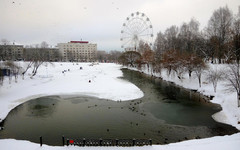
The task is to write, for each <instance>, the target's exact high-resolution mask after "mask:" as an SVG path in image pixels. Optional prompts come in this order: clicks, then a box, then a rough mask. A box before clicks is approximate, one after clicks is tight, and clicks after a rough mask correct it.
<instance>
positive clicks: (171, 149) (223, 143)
mask: <svg viewBox="0 0 240 150" xmlns="http://www.w3.org/2000/svg"><path fill="white" fill-rule="evenodd" d="M239 146H240V133H238V134H234V135H231V136H223V137H213V138H207V139H201V140H189V141H184V142H179V143H173V144H168V145H153V146H143V147H78V146H68V147H67V146H65V147H63V146H62V147H60V146H48V145H43V146H42V147H40V145H39V144H36V143H32V142H29V141H20V140H13V139H4V140H0V149H1V150H16V149H17V150H66V149H67V150H79V149H81V150H112V149H114V150H211V149H216V150H239Z"/></svg>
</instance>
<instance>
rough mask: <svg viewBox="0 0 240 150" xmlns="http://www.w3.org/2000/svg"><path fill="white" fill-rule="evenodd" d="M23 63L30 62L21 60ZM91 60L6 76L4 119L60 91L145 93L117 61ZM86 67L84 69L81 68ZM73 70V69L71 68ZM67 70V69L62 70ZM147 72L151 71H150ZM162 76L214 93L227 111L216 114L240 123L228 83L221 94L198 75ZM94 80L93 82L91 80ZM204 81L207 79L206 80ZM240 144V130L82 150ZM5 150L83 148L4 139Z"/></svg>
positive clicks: (0, 100)
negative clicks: (164, 142) (125, 75)
mask: <svg viewBox="0 0 240 150" xmlns="http://www.w3.org/2000/svg"><path fill="white" fill-rule="evenodd" d="M20 64H21V65H22V66H24V65H26V64H24V63H22V62H21V63H20ZM89 64H90V63H79V64H78V65H77V64H76V63H74V65H73V63H54V64H53V65H49V64H48V65H47V66H41V67H40V68H39V71H38V74H37V75H36V76H35V77H34V78H33V79H31V78H30V77H29V76H28V75H26V76H25V79H24V80H22V79H21V78H19V79H18V81H17V83H15V82H14V79H13V80H12V82H11V84H9V83H8V82H9V81H8V78H6V79H5V81H4V84H3V86H0V118H1V120H3V119H4V118H6V116H7V114H8V113H9V112H10V111H11V110H12V109H13V108H15V107H16V106H18V105H19V104H21V103H24V102H26V101H28V100H30V99H32V98H35V97H39V96H45V95H59V94H64V95H66V94H80V95H88V96H95V97H98V98H106V99H111V100H131V99H136V98H140V97H142V96H143V92H142V91H141V90H140V89H139V88H138V87H136V86H135V85H133V84H132V83H130V82H127V81H124V80H122V79H119V78H118V77H121V76H122V72H121V70H120V68H121V66H120V65H116V64H99V65H94V66H89ZM80 67H83V69H82V70H80V69H79V68H80ZM68 69H70V71H68ZM63 70H67V72H65V73H62V71H63ZM146 73H147V72H146ZM162 77H163V78H164V79H165V80H170V81H173V82H175V83H176V84H179V85H181V86H184V87H186V88H192V89H198V91H200V92H202V93H203V94H206V95H214V96H215V98H214V100H213V102H217V103H219V104H221V105H222V107H223V111H221V112H220V113H217V114H216V115H214V116H213V117H214V118H215V119H216V120H218V121H221V122H226V123H229V124H232V125H234V126H236V127H237V128H238V129H240V126H239V125H238V124H237V122H236V121H237V120H238V121H239V120H240V110H239V108H237V107H236V104H237V101H236V95H234V94H235V93H226V92H223V91H224V84H223V83H221V84H219V86H218V89H217V90H218V91H217V93H214V92H213V88H212V85H211V84H207V83H206V84H204V85H203V86H202V88H198V84H197V81H196V79H194V77H193V78H192V79H191V80H188V79H187V78H188V77H187V76H186V77H185V80H184V82H180V81H179V80H178V79H177V78H176V77H167V76H166V74H165V75H164V72H163V74H162ZM89 80H91V83H89ZM203 81H204V80H203ZM239 147H240V133H238V134H234V135H231V136H222V137H212V138H206V139H200V140H189V141H184V142H179V143H173V144H168V145H153V146H145V147H127V148H126V147H124V148H122V147H84V148H81V149H102V150H105V149H131V150H135V149H152V150H155V149H167V150H173V149H174V150H182V149H184V150H188V149H189V150H190V149H196V150H198V149H199V150H200V149H213V148H217V149H218V150H219V149H220V150H226V149H228V150H235V149H236V150H237V149H239ZM0 149H1V150H5V149H6V150H13V149H14V150H15V149H19V150H21V149H24V150H26V149H27V150H28V149H29V150H37V149H42V150H58V149H60V150H61V149H70V150H75V149H79V147H74V146H70V147H58V146H47V145H43V147H40V146H39V144H36V143H31V142H29V141H22V140H14V139H2V140H0Z"/></svg>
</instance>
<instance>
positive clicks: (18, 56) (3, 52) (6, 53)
mask: <svg viewBox="0 0 240 150" xmlns="http://www.w3.org/2000/svg"><path fill="white" fill-rule="evenodd" d="M22 59H23V45H15V44H13V45H7V44H4V45H0V60H22Z"/></svg>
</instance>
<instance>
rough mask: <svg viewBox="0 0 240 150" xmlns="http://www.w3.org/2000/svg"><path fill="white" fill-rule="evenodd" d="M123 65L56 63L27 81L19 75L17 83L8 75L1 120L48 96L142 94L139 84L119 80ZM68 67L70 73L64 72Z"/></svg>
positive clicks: (0, 89) (123, 97) (0, 104)
mask: <svg viewBox="0 0 240 150" xmlns="http://www.w3.org/2000/svg"><path fill="white" fill-rule="evenodd" d="M19 65H21V66H24V65H26V63H23V62H21V63H20V64H19ZM80 67H82V68H83V69H80ZM120 68H121V66H120V65H116V64H99V65H93V66H91V65H90V63H79V64H78V65H77V64H76V63H74V65H73V63H54V64H52V65H50V64H48V65H47V66H41V67H40V68H39V71H38V74H37V75H36V76H35V77H33V79H31V78H30V77H29V76H28V75H27V76H26V77H25V80H22V78H20V77H19V79H18V81H17V83H15V82H14V79H13V80H12V82H11V84H9V80H8V78H5V81H4V84H3V86H0V97H1V98H0V119H1V120H3V119H4V118H5V117H6V116H7V114H8V113H9V112H10V111H11V110H12V109H13V108H15V107H16V106H18V105H19V104H21V103H24V102H26V101H28V100H30V99H32V98H36V97H40V96H45V95H59V94H64V95H66V94H80V95H87V96H95V97H98V98H105V99H111V100H115V101H117V100H122V101H123V100H130V99H137V98H140V97H142V96H143V92H142V91H141V90H140V89H139V88H138V87H136V86H135V85H134V84H132V83H130V82H127V81H125V80H122V79H119V77H122V76H123V74H122V71H121V70H120ZM64 70H66V72H65V73H62V71H64ZM29 72H30V70H29ZM89 80H90V81H91V82H89ZM1 120H0V122H1Z"/></svg>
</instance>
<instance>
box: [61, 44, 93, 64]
mask: <svg viewBox="0 0 240 150" xmlns="http://www.w3.org/2000/svg"><path fill="white" fill-rule="evenodd" d="M57 47H58V49H59V52H60V53H61V55H62V56H63V59H62V61H78V62H92V61H95V60H96V55H97V44H91V43H89V42H88V41H70V42H68V43H58V45H57Z"/></svg>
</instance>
